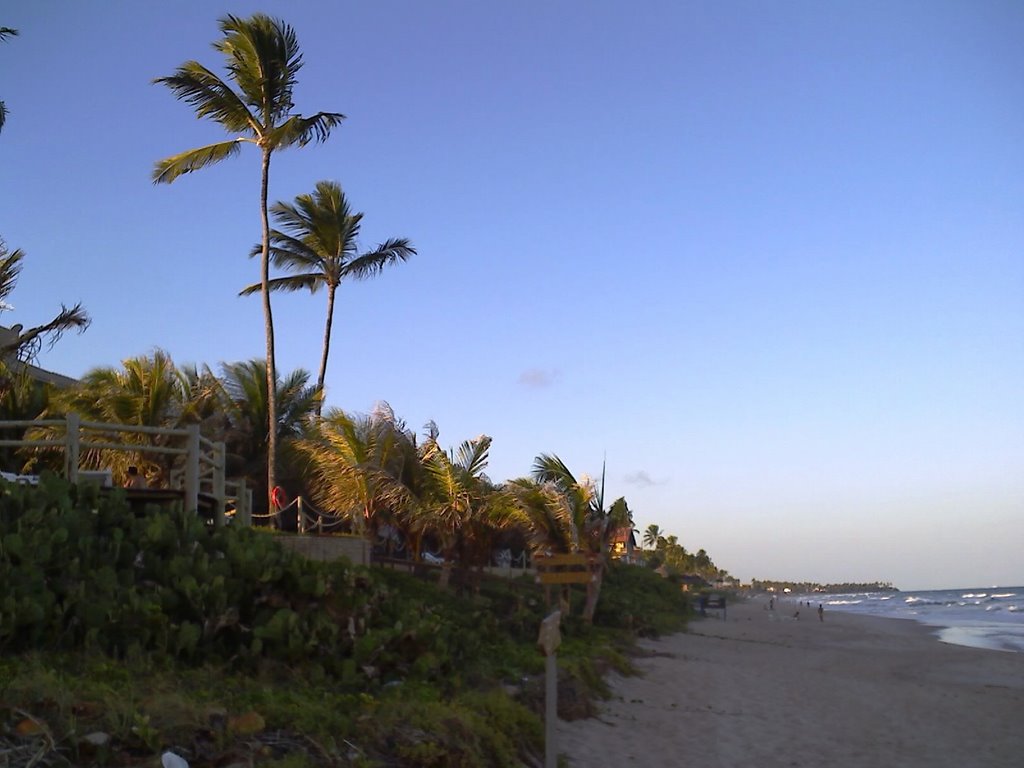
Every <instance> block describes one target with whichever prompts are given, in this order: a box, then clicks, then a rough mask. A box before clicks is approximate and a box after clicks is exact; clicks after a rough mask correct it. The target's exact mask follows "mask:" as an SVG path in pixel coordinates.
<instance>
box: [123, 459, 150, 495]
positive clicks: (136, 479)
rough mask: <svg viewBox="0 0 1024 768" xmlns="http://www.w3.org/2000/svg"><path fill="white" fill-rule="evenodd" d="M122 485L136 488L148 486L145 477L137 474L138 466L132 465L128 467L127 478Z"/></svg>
mask: <svg viewBox="0 0 1024 768" xmlns="http://www.w3.org/2000/svg"><path fill="white" fill-rule="evenodd" d="M124 487H125V488H132V489H135V490H138V489H141V488H148V487H149V485H148V484H147V483H146V478H145V477H143V476H142V475H140V474H139V468H138V467H136V466H134V465H132V466H130V467H128V479H127V480H126V481H125V483H124Z"/></svg>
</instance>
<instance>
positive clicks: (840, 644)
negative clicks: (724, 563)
mask: <svg viewBox="0 0 1024 768" xmlns="http://www.w3.org/2000/svg"><path fill="white" fill-rule="evenodd" d="M766 606H767V604H766V602H764V601H756V602H755V601H751V602H748V603H746V604H742V605H736V606H730V607H729V611H728V619H727V620H722V619H718V618H714V617H713V616H712V617H710V618H707V619H703V620H695V621H693V622H691V624H690V631H689V632H687V633H685V634H680V635H674V636H672V637H668V638H663V639H661V640H658V641H644V642H642V643H641V646H642V648H643V649H644V650H645V651H646V652H647V653H649V654H651V655H650V656H646V657H642V658H638V659H637V660H636V666H637V668H638V670H639V671H640V674H639V675H637V676H633V677H621V676H618V675H613V676H612V677H611V679H610V683H611V686H612V690H613V697H612V699H611V700H609V701H607V702H605V703H604V705H603V707H602V713H601V714H600V715H599V716H598V717H597V718H593V719H590V720H580V721H576V722H571V723H570V722H559V728H558V739H559V740H558V750H559V752H561V753H563V754H565V755H567V756H568V757H569V759H570V764H571V765H572V766H574V768H584V767H590V766H597V767H600V766H616V767H621V766H630V765H633V766H645V767H648V766H649V767H651V768H655V767H656V766H695V767H699V768H746V767H747V766H750V767H751V768H777V767H778V768H782V767H785V768H796V767H802V768H819V767H823V766H828V767H831V768H854V767H855V766H856V767H857V768H860V767H864V768H868V767H870V768H917V767H918V766H920V767H921V768H924V767H925V766H927V768H941V767H944V766H949V767H950V768H954V767H955V768H973V767H975V766H976V767H977V768H1003V767H1004V766H1005V768H1011V767H1012V768H1020V766H1024V727H1022V721H1024V653H1006V652H1000V651H989V650H981V649H976V648H967V647H963V646H956V645H948V644H945V643H941V642H939V641H938V640H937V639H936V637H935V635H934V634H933V630H932V629H931V628H929V627H924V626H922V625H919V624H917V623H916V622H912V621H905V620H900V619H883V618H874V617H868V616H859V615H853V614H844V613H840V612H831V611H826V612H825V616H824V619H825V620H824V622H820V621H819V620H818V615H817V612H816V611H815V609H814V608H809V607H806V606H805V607H803V608H800V619H799V620H795V619H793V618H792V615H793V612H794V611H796V610H797V609H798V606H797V605H795V604H794V603H789V604H785V603H784V604H781V605H777V606H776V610H775V611H768V610H766Z"/></svg>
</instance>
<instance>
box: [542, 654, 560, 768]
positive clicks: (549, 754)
mask: <svg viewBox="0 0 1024 768" xmlns="http://www.w3.org/2000/svg"><path fill="white" fill-rule="evenodd" d="M544 674H545V678H544V768H558V744H557V741H558V740H557V738H556V736H555V727H556V725H557V723H558V654H556V653H552V654H551V655H549V656H547V657H545V659H544Z"/></svg>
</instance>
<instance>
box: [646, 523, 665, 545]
mask: <svg viewBox="0 0 1024 768" xmlns="http://www.w3.org/2000/svg"><path fill="white" fill-rule="evenodd" d="M660 538H661V527H660V526H659V525H657V524H656V523H651V524H650V525H648V526H647V530H646V531H644V546H645V547H646V548H647V549H654V548H656V547H657V546H658V539H660Z"/></svg>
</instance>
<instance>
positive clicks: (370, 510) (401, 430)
mask: <svg viewBox="0 0 1024 768" xmlns="http://www.w3.org/2000/svg"><path fill="white" fill-rule="evenodd" d="M414 444H415V438H414V437H413V435H412V434H411V433H410V432H409V431H408V430H407V429H406V427H405V425H404V424H403V423H402V422H401V421H400V420H398V419H396V418H395V415H394V412H393V411H392V410H391V408H390V406H388V405H387V404H386V403H382V404H380V405H379V406H378V407H377V408H376V410H375V411H374V412H373V413H372V414H370V415H369V416H355V415H349V414H347V413H345V412H344V411H342V410H341V409H339V408H332V409H330V410H328V412H327V415H326V416H324V418H323V419H322V420H320V421H318V422H316V423H315V425H314V427H313V428H312V430H311V431H310V434H309V435H308V436H307V437H305V438H302V439H300V440H298V441H297V442H296V444H295V447H296V450H297V451H298V453H299V455H300V456H302V457H303V458H304V459H305V463H306V467H307V472H308V474H309V475H310V480H311V484H312V488H313V490H312V494H313V500H314V501H315V502H316V503H317V504H319V505H321V506H322V507H324V508H325V509H327V510H330V511H331V513H332V514H336V515H341V516H349V517H351V518H352V522H353V525H354V526H355V528H356V530H358V531H360V532H362V533H364V534H365V535H366V536H367V537H368V538H370V540H371V541H373V540H375V539H376V536H377V531H378V529H379V528H380V527H381V525H383V524H384V523H397V524H399V526H402V525H403V524H404V523H405V522H406V520H407V518H408V515H409V514H410V513H411V512H412V511H413V510H414V508H415V505H416V504H417V498H416V496H415V494H414V493H413V491H412V489H411V488H410V487H409V486H408V485H406V483H405V482H403V478H405V477H406V476H407V473H408V471H409V470H408V467H407V466H406V464H407V462H409V461H410V460H415V451H414V450H410V446H412V445H414Z"/></svg>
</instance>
